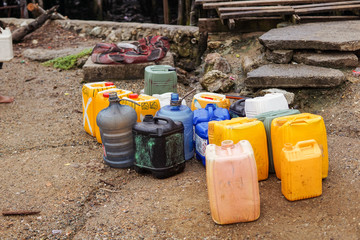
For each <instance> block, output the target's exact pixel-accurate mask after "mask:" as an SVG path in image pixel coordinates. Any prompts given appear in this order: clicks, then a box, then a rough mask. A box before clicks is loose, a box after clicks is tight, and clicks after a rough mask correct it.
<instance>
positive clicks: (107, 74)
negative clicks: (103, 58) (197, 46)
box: [83, 52, 174, 82]
mask: <svg viewBox="0 0 360 240" xmlns="http://www.w3.org/2000/svg"><path fill="white" fill-rule="evenodd" d="M155 64H159V65H170V66H174V58H173V56H172V54H171V53H170V52H168V53H167V54H166V56H165V58H163V59H162V60H161V61H158V62H156V63H155V62H146V63H134V64H96V63H93V62H92V61H91V58H88V60H87V61H86V63H85V65H84V66H83V74H84V76H83V81H84V82H97V81H108V80H109V81H111V80H114V81H115V80H132V79H143V78H144V71H145V67H147V66H151V65H155Z"/></svg>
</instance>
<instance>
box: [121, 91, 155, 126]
mask: <svg viewBox="0 0 360 240" xmlns="http://www.w3.org/2000/svg"><path fill="white" fill-rule="evenodd" d="M124 99H130V100H132V101H133V102H136V103H138V105H136V104H134V103H132V102H130V101H129V102H126V103H124V104H126V105H129V106H130V107H132V108H134V109H135V111H136V114H137V122H141V121H142V120H143V118H144V117H145V115H149V114H150V115H153V116H155V114H156V113H157V111H159V109H160V102H159V99H157V98H155V97H152V96H148V95H146V94H140V95H138V94H136V93H133V94H129V97H128V98H127V97H124Z"/></svg>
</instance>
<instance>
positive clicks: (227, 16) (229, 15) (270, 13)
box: [220, 7, 295, 19]
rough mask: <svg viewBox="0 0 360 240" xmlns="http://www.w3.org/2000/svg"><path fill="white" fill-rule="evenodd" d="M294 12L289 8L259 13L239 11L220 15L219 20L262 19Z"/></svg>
mask: <svg viewBox="0 0 360 240" xmlns="http://www.w3.org/2000/svg"><path fill="white" fill-rule="evenodd" d="M294 13H295V10H294V9H293V8H291V7H289V8H285V9H274V10H259V11H240V12H230V13H222V14H220V19H230V18H232V19H237V18H240V17H258V16H259V17H262V16H274V15H291V14H294Z"/></svg>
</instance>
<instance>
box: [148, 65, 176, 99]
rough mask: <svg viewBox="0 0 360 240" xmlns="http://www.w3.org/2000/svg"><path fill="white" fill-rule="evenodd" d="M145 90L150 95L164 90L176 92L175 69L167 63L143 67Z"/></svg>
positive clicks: (164, 91)
mask: <svg viewBox="0 0 360 240" xmlns="http://www.w3.org/2000/svg"><path fill="white" fill-rule="evenodd" d="M144 79H145V91H144V93H145V94H147V95H150V96H152V95H153V94H162V93H166V92H173V93H177V75H176V69H175V68H174V67H172V66H169V65H152V66H147V67H146V68H145V77H144Z"/></svg>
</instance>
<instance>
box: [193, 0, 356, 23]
mask: <svg viewBox="0 0 360 240" xmlns="http://www.w3.org/2000/svg"><path fill="white" fill-rule="evenodd" d="M196 3H197V4H199V5H201V6H202V9H203V10H205V11H206V10H215V11H216V13H217V15H218V19H219V20H220V21H221V23H222V24H223V25H227V26H228V27H229V28H230V29H232V28H234V27H235V22H239V21H250V20H253V21H254V20H273V19H278V20H283V21H284V20H291V21H292V22H294V23H300V22H301V23H303V22H314V21H338V20H354V19H359V16H358V15H357V14H358V10H359V9H360V0H349V1H336V0H245V1H225V0H196ZM344 12H346V13H347V14H346V15H345V14H343V13H344ZM349 13H350V14H349ZM204 21H212V20H209V19H205V18H202V19H199V24H201V22H204Z"/></svg>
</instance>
